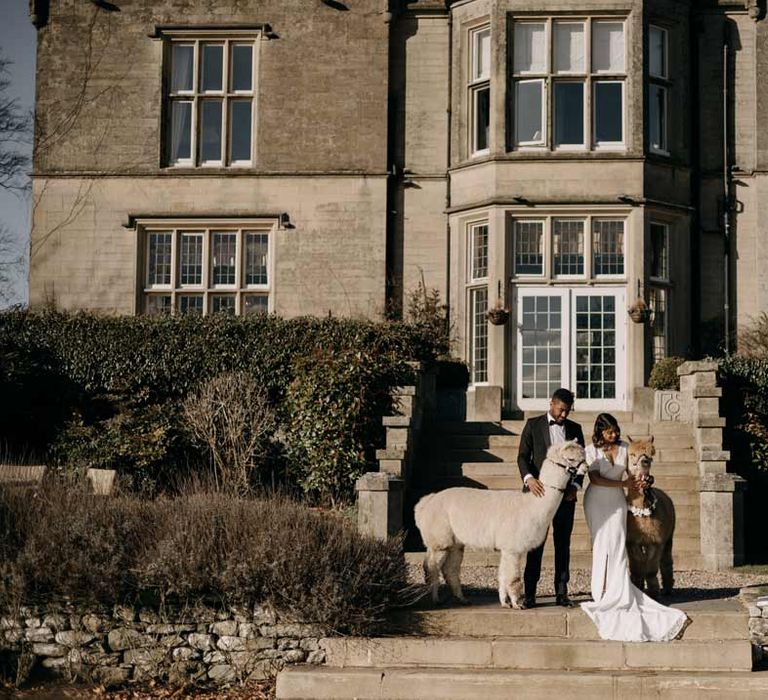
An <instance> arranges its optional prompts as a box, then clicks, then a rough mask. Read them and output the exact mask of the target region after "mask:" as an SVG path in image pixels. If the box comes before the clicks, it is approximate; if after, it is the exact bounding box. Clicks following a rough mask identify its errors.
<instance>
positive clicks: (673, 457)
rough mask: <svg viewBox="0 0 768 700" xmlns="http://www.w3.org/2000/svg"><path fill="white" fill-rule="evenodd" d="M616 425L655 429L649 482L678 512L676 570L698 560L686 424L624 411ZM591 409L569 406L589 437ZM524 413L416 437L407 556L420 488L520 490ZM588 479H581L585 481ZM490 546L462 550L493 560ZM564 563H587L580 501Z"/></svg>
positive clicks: (547, 554) (472, 557)
mask: <svg viewBox="0 0 768 700" xmlns="http://www.w3.org/2000/svg"><path fill="white" fill-rule="evenodd" d="M615 415H616V418H617V420H618V421H619V423H620V425H621V426H622V435H623V436H627V435H629V436H638V437H639V436H641V435H651V434H652V435H654V444H655V445H656V456H655V458H654V462H653V469H652V473H653V475H654V477H655V486H657V487H658V488H660V489H663V490H664V491H666V492H667V493H668V494H669V496H670V497H671V498H672V500H673V502H674V504H675V509H676V515H677V524H676V528H675V540H674V550H673V554H674V559H675V569H677V570H690V569H698V568H701V567H702V559H701V543H700V541H701V534H700V522H699V521H700V515H699V500H700V499H699V467H698V457H697V455H696V453H695V450H694V436H693V431H692V428H691V425H690V424H687V423H676V422H661V423H654V422H650V421H648V420H647V419H642V418H639V417H635V416H633V415H632V414H631V413H617V414H615ZM595 417H596V414H593V413H574V414H572V418H573V420H576V421H577V422H579V423H580V424H581V425H582V427H583V429H584V433H585V439H586V440H587V441H589V440H590V439H591V430H592V426H593V425H594V421H595ZM524 425H525V421H524V420H505V421H502V422H501V423H482V422H478V423H469V422H466V423H450V422H443V423H436V424H434V425H432V426H431V429H430V430H429V432H427V433H426V434H425V435H424V436H423V438H422V445H421V450H420V456H419V458H418V460H416V465H415V467H414V469H413V474H412V480H411V485H410V506H411V507H410V508H407V510H406V525H407V526H410V527H409V529H410V531H411V532H410V534H411V537H410V539H409V540H408V545H409V546H408V549H409V550H411V551H409V552H408V553H407V557H408V560H409V562H412V563H416V562H420V561H421V559H422V557H423V554H422V551H421V550H422V549H423V547H422V546H421V542H420V540H419V538H418V533H417V532H416V531H415V528H413V525H412V521H411V522H409V521H408V519H407V516H408V514H409V513H410V511H411V510H412V506H413V505H415V502H416V501H417V500H418V498H420V497H421V496H422V495H424V494H426V493H430V492H432V491H437V490H441V489H443V488H448V487H451V486H470V487H476V488H483V489H504V490H509V491H510V497H512V498H517V497H519V496H520V495H521V489H522V480H521V478H520V472H519V470H518V468H517V452H518V447H519V444H520V433H521V432H522V430H523V426H524ZM587 483H588V480H585V485H586V484H587ZM498 556H499V555H498V553H497V552H486V551H475V550H471V549H468V550H467V551H466V553H465V556H464V564H465V565H469V566H482V565H487V566H493V565H496V564H497V563H498ZM553 557H554V552H553V546H552V538H551V537H549V538H548V540H547V545H546V546H545V549H544V560H543V563H544V565H545V566H547V565H551V564H552V562H553ZM571 568H572V569H589V568H591V542H590V537H589V531H588V529H587V524H586V521H585V519H584V510H583V508H582V507H581V505H580V504H579V505H578V506H577V508H576V518H575V523H574V530H573V535H572V537H571Z"/></svg>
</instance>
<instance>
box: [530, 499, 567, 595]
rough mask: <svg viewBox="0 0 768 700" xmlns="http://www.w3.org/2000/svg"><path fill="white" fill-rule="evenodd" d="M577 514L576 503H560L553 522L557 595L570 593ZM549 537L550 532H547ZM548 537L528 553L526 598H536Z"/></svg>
mask: <svg viewBox="0 0 768 700" xmlns="http://www.w3.org/2000/svg"><path fill="white" fill-rule="evenodd" d="M575 512H576V501H566V500H563V501H561V502H560V507H559V508H558V509H557V512H556V513H555V517H554V518H553V520H552V531H553V536H554V540H555V593H556V594H557V595H564V594H566V593H567V592H568V581H569V580H570V578H571V572H570V565H571V532H573V516H574V513H575ZM547 537H549V530H547ZM547 537H545V538H544V542H542V543H541V547H537V548H536V549H532V550H531V551H530V552H528V559H527V560H526V562H525V575H524V577H523V581H524V582H525V595H526V597H535V596H536V585H537V584H538V582H539V578H540V577H541V557H542V555H543V554H544V545H545V544H546V542H547Z"/></svg>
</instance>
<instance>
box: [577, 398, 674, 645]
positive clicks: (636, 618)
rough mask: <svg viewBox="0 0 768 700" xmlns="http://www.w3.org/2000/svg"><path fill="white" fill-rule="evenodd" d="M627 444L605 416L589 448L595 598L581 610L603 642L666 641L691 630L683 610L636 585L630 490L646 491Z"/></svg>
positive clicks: (586, 507) (587, 496) (588, 501)
mask: <svg viewBox="0 0 768 700" xmlns="http://www.w3.org/2000/svg"><path fill="white" fill-rule="evenodd" d="M627 456H628V452H627V443H625V442H622V441H621V430H620V428H619V424H618V423H617V422H616V419H615V418H614V417H613V416H611V415H610V414H608V413H601V414H600V415H599V416H598V417H597V420H596V421H595V431H594V435H593V437H592V445H590V446H589V447H587V450H586V461H587V464H588V465H589V486H588V488H587V490H586V493H585V494H584V515H585V516H586V519H587V525H588V526H589V532H590V534H591V536H592V599H593V601H594V602H589V603H582V604H581V607H582V609H583V610H584V612H586V613H587V615H589V617H590V618H591V620H592V621H593V622H594V623H595V625H596V626H597V629H598V631H599V633H600V637H601V638H603V639H613V640H617V641H622V642H664V641H669V640H671V639H674V638H675V637H676V636H677V635H678V634H679V633H680V631H681V630H682V629H683V628H684V627H685V625H686V622H687V619H688V618H687V617H686V615H685V613H684V612H683V611H682V610H676V609H675V608H668V607H665V606H664V605H661V604H660V603H657V602H656V601H655V600H653V599H652V598H650V597H649V596H647V595H645V594H644V593H643V592H642V591H641V590H639V589H638V588H636V587H635V586H634V585H632V582H631V581H630V578H629V567H628V560H627V550H626V539H627V502H626V499H625V496H624V488H625V487H627V488H630V489H632V488H642V486H641V485H640V484H638V483H636V482H635V480H634V479H633V478H631V477H629V476H628V475H627V473H626V468H627Z"/></svg>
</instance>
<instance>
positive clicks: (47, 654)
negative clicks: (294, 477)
mask: <svg viewBox="0 0 768 700" xmlns="http://www.w3.org/2000/svg"><path fill="white" fill-rule="evenodd" d="M322 636H323V629H322V628H321V627H319V626H316V625H306V624H299V623H295V622H291V621H288V620H284V619H281V618H280V617H279V616H278V615H277V614H276V613H274V612H273V611H272V610H270V609H268V608H263V607H256V608H255V609H254V610H253V611H244V610H237V609H224V610H216V609H213V608H209V607H195V608H188V609H184V610H176V611H173V612H170V611H168V612H167V613H166V614H162V615H161V614H158V613H157V612H156V611H154V610H151V609H147V608H132V607H126V606H116V607H115V608H114V609H112V610H94V609H88V610H85V609H78V608H75V607H72V606H67V607H59V608H47V609H45V610H43V609H35V608H19V609H18V610H17V611H15V613H6V614H4V615H3V616H2V617H0V655H2V654H3V653H9V652H10V653H11V654H15V655H18V656H19V658H20V659H23V660H22V663H26V664H27V665H28V666H29V667H30V668H33V667H38V668H42V669H43V670H44V671H46V672H48V673H49V674H50V675H55V676H61V677H64V678H69V679H75V678H79V679H84V680H88V681H94V682H98V683H104V684H105V685H107V686H115V685H121V684H123V683H126V682H128V681H148V680H153V679H154V680H161V681H167V682H170V683H171V684H174V685H186V684H189V683H201V684H215V685H227V684H231V683H235V682H238V681H241V680H247V679H260V678H265V677H268V676H270V675H273V674H274V673H276V672H277V671H278V670H279V669H281V668H282V667H283V666H285V665H286V664H295V663H309V664H321V663H323V662H324V661H325V651H323V650H322V649H321V648H320V639H321V637H322Z"/></svg>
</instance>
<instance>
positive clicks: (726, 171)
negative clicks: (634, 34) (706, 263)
mask: <svg viewBox="0 0 768 700" xmlns="http://www.w3.org/2000/svg"><path fill="white" fill-rule="evenodd" d="M729 58H730V32H729V26H728V18H727V17H726V18H725V24H724V25H723V238H724V240H723V250H724V256H723V258H724V260H723V294H724V297H725V301H724V304H723V313H724V316H725V319H724V320H725V348H724V349H725V354H726V356H727V355H730V352H731V304H730V298H731V287H730V264H731V169H730V154H729V150H728V135H729V132H730V125H729V121H728V60H729Z"/></svg>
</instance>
